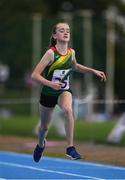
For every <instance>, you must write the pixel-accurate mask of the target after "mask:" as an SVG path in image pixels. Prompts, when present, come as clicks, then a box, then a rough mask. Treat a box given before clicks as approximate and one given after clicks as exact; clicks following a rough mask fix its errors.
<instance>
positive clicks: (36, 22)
mask: <svg viewBox="0 0 125 180" xmlns="http://www.w3.org/2000/svg"><path fill="white" fill-rule="evenodd" d="M41 28H42V17H41V15H40V14H34V15H33V29H32V47H33V51H32V52H33V54H32V68H34V66H35V65H36V63H37V61H39V60H40V58H41V41H42V39H41V33H42V32H41ZM38 96H39V86H38V85H37V86H34V87H33V88H32V91H31V99H38ZM37 112H38V107H37V106H36V104H35V103H34V102H32V103H31V115H36V114H37Z"/></svg>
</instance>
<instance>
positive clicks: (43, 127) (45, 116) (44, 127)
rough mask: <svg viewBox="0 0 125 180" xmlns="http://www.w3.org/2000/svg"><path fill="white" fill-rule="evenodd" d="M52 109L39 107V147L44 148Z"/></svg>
mask: <svg viewBox="0 0 125 180" xmlns="http://www.w3.org/2000/svg"><path fill="white" fill-rule="evenodd" d="M53 109H54V108H49V107H45V106H42V105H39V110H40V127H39V132H38V141H39V146H40V147H43V146H44V140H45V138H46V136H47V133H48V129H49V125H50V122H51V119H52V113H53Z"/></svg>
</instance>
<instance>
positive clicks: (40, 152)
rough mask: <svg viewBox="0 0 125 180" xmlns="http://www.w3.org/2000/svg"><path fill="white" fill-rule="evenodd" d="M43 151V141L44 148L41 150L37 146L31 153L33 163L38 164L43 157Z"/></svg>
mask: <svg viewBox="0 0 125 180" xmlns="http://www.w3.org/2000/svg"><path fill="white" fill-rule="evenodd" d="M44 149H45V140H44V146H43V147H42V148H41V147H40V146H39V144H37V145H36V147H35V149H34V152H33V159H34V161H35V162H38V161H39V160H40V158H41V156H42V155H43V151H44Z"/></svg>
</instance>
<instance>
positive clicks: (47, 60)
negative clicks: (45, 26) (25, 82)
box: [31, 49, 61, 90]
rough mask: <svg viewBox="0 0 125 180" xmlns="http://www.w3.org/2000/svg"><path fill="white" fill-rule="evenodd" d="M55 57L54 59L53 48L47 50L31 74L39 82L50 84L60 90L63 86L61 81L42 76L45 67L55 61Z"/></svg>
mask: <svg viewBox="0 0 125 180" xmlns="http://www.w3.org/2000/svg"><path fill="white" fill-rule="evenodd" d="M53 59H54V54H53V52H52V50H51V49H49V50H47V51H46V53H45V54H44V56H43V57H42V59H41V60H40V62H39V63H38V64H37V65H36V67H35V68H34V70H33V72H32V74H31V78H32V79H33V80H35V81H37V82H40V83H41V84H43V85H45V86H49V87H51V88H53V89H56V90H58V89H60V88H61V83H59V82H52V81H49V80H47V79H45V78H44V77H43V76H42V73H43V71H44V69H45V68H46V67H47V66H48V65H49V64H51V63H52V62H53Z"/></svg>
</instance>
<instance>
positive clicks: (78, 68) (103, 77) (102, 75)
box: [73, 52, 106, 81]
mask: <svg viewBox="0 0 125 180" xmlns="http://www.w3.org/2000/svg"><path fill="white" fill-rule="evenodd" d="M73 54H74V55H73V62H74V70H75V71H77V72H80V73H93V74H95V75H96V76H98V77H100V78H101V81H106V75H105V73H104V72H103V71H99V70H96V69H93V68H90V67H87V66H84V65H81V64H79V63H77V61H76V57H75V52H74V53H73Z"/></svg>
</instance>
